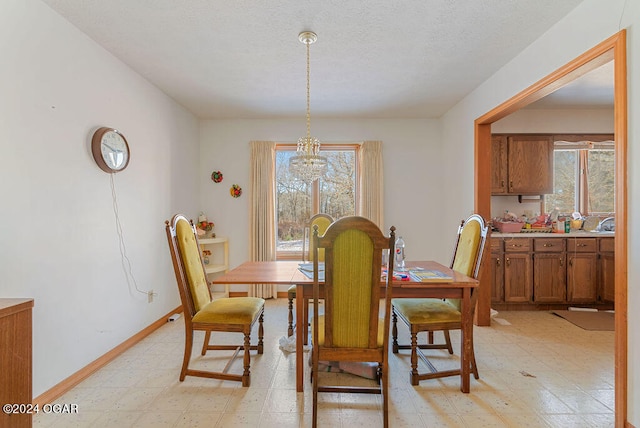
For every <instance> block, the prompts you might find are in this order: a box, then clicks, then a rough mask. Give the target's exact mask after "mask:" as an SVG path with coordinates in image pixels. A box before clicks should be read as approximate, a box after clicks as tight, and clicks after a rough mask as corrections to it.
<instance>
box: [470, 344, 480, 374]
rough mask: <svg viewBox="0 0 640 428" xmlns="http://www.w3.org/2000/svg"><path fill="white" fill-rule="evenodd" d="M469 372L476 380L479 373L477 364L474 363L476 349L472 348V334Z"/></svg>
mask: <svg viewBox="0 0 640 428" xmlns="http://www.w3.org/2000/svg"><path fill="white" fill-rule="evenodd" d="M471 373H473V377H474V378H475V379H476V380H478V379H480V375H479V374H478V366H477V365H476V351H475V349H474V348H473V335H472V336H471Z"/></svg>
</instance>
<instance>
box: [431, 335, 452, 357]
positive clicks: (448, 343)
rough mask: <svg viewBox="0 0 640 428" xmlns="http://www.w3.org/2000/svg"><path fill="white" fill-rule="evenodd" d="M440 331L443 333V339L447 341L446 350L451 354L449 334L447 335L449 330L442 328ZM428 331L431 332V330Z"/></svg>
mask: <svg viewBox="0 0 640 428" xmlns="http://www.w3.org/2000/svg"><path fill="white" fill-rule="evenodd" d="M442 332H443V333H444V340H445V342H446V343H447V350H448V351H449V354H453V347H452V346H451V336H449V330H442ZM430 333H431V334H433V332H430Z"/></svg>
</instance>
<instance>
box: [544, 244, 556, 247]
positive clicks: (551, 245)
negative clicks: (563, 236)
mask: <svg viewBox="0 0 640 428" xmlns="http://www.w3.org/2000/svg"><path fill="white" fill-rule="evenodd" d="M542 246H543V247H553V244H542Z"/></svg>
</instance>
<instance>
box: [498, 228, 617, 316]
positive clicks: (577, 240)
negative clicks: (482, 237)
mask: <svg viewBox="0 0 640 428" xmlns="http://www.w3.org/2000/svg"><path fill="white" fill-rule="evenodd" d="M522 235H525V234H522ZM535 235H536V236H535V237H534V238H524V237H522V238H521V237H511V236H502V234H499V233H496V234H494V236H492V237H491V238H490V245H491V263H492V265H491V279H492V289H491V302H492V304H494V305H495V307H496V308H498V309H500V308H501V307H502V308H505V307H506V308H508V309H515V308H520V309H523V308H531V309H536V308H540V309H543V308H544V309H548V308H549V307H559V306H560V305H563V306H569V305H591V306H596V305H597V306H598V307H601V308H602V307H607V308H608V307H610V305H611V303H613V302H614V300H615V268H614V260H615V258H614V242H615V241H614V239H615V238H614V237H600V236H594V235H591V236H589V235H586V236H585V235H582V236H580V235H578V236H571V235H566V236H564V235H560V236H558V235H556V234H553V236H549V237H544V235H545V234H535ZM525 236H526V235H525Z"/></svg>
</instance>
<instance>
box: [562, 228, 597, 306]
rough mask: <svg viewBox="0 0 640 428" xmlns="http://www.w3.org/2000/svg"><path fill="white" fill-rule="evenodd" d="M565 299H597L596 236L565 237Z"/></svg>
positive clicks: (578, 301)
mask: <svg viewBox="0 0 640 428" xmlns="http://www.w3.org/2000/svg"><path fill="white" fill-rule="evenodd" d="M567 259H568V260H567V300H569V301H570V302H574V303H596V302H597V301H598V254H597V239H596V238H567Z"/></svg>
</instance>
